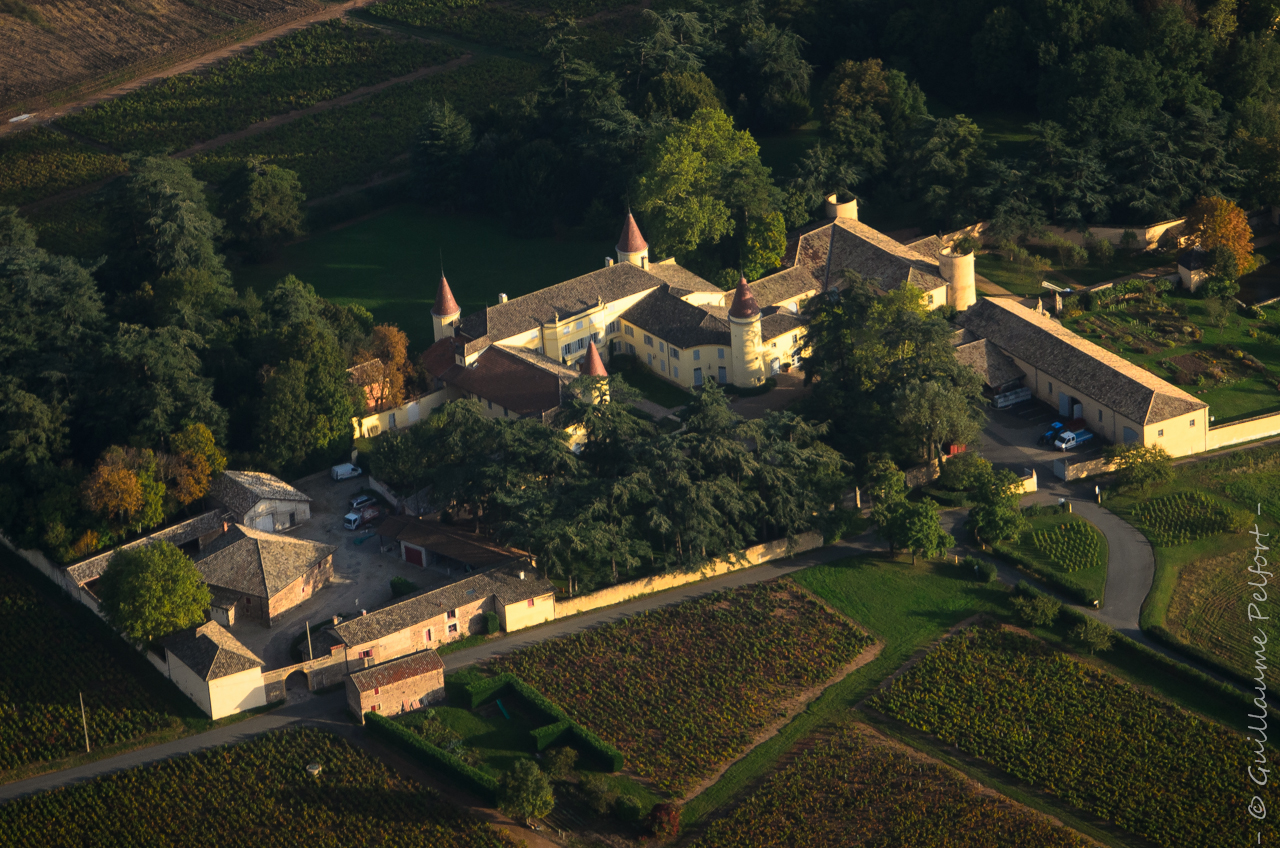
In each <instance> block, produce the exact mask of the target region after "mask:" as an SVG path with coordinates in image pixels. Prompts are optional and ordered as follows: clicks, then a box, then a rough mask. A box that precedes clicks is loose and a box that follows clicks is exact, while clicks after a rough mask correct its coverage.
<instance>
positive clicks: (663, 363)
mask: <svg viewBox="0 0 1280 848" xmlns="http://www.w3.org/2000/svg"><path fill="white" fill-rule="evenodd" d="M658 370H659V371H661V372H662V373H663V374H665V373H667V360H665V359H659V360H658Z"/></svg>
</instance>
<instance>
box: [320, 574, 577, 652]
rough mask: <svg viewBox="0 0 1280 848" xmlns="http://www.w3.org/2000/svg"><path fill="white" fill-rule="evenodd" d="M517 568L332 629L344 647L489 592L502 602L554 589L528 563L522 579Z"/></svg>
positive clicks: (480, 576) (419, 621) (395, 630)
mask: <svg viewBox="0 0 1280 848" xmlns="http://www.w3.org/2000/svg"><path fill="white" fill-rule="evenodd" d="M519 572H520V569H517V568H511V569H506V568H500V569H494V570H492V571H486V572H484V573H483V574H477V575H475V576H474V577H468V578H466V579H464V580H459V581H458V582H457V583H453V584H451V585H449V586H444V587H442V588H440V589H434V590H432V591H430V592H423V593H422V594H420V595H414V596H413V597H410V598H406V599H405V600H403V601H400V602H399V603H395V604H391V605H390V606H386V607H383V608H382V609H379V610H374V611H373V612H371V613H368V614H367V615H361V616H357V617H355V618H352V619H349V620H347V621H343V622H340V623H338V624H335V625H334V627H333V632H334V633H335V634H336V635H337V637H338V638H339V639H341V640H342V641H343V643H345V644H346V645H347V646H348V647H352V646H355V645H365V644H368V643H370V642H376V641H378V640H379V639H383V638H386V637H387V636H390V635H391V634H392V633H398V632H399V631H401V630H404V629H405V628H407V627H415V626H417V625H419V624H422V623H423V622H426V621H430V620H431V619H433V618H435V617H437V616H439V615H443V614H444V613H446V612H448V611H449V610H453V609H457V608H458V607H460V606H465V605H466V604H470V603H474V602H476V601H478V600H481V599H484V598H488V597H490V596H496V597H497V598H498V602H499V603H501V604H502V605H504V606H506V605H509V604H518V603H520V602H521V601H527V600H529V599H530V598H538V597H541V596H543V595H548V594H551V593H553V592H555V586H554V585H552V583H551V581H550V580H547V579H546V578H545V577H543V576H542V574H541V573H539V572H538V570H537V569H535V568H533V567H532V566H530V567H526V568H525V569H524V574H525V579H524V580H521V579H520V577H519Z"/></svg>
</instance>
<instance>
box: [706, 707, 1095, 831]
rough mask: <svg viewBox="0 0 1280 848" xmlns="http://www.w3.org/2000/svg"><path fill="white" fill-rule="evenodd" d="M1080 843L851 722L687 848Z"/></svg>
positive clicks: (808, 748) (811, 745) (815, 742)
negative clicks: (690, 847) (691, 846)
mask: <svg viewBox="0 0 1280 848" xmlns="http://www.w3.org/2000/svg"><path fill="white" fill-rule="evenodd" d="M1090 844H1091V843H1089V842H1088V841H1086V840H1084V839H1082V838H1081V837H1080V836H1078V835H1077V834H1075V833H1074V832H1073V831H1070V830H1068V829H1066V828H1064V827H1058V826H1055V825H1053V824H1051V823H1050V822H1049V820H1048V819H1047V818H1045V817H1044V816H1041V815H1038V814H1036V813H1033V812H1031V811H1030V810H1028V809H1026V808H1025V807H1021V806H1018V805H1017V804H1014V803H1012V802H1010V801H1007V800H1005V799H1002V798H1000V797H999V796H998V795H996V794H995V793H993V792H991V791H990V790H987V789H985V788H983V787H982V786H981V785H979V784H976V783H974V782H973V781H971V780H967V779H965V778H964V777H962V776H961V775H959V774H958V773H956V772H954V771H952V770H951V769H949V768H947V767H946V766H943V765H941V764H939V763H936V762H934V761H932V760H930V759H928V758H926V757H924V756H923V755H921V754H918V753H916V752H915V751H911V750H910V749H906V748H903V747H901V746H899V745H897V744H895V743H891V742H889V741H888V740H887V739H885V738H884V737H883V736H881V735H879V734H878V733H876V732H874V731H872V730H871V729H870V728H867V727H866V726H865V725H856V724H855V725H849V726H845V727H843V728H841V729H839V730H836V731H834V732H833V733H831V734H830V735H823V736H819V737H815V738H813V739H811V740H809V741H808V742H807V743H806V745H805V748H804V749H803V750H802V751H800V752H799V753H798V754H796V755H795V757H794V759H793V760H792V761H791V763H790V764H788V765H787V766H786V767H785V768H783V769H781V770H780V771H779V772H778V773H776V774H774V775H773V776H772V777H770V778H769V780H768V781H767V782H766V783H765V784H764V785H763V786H762V787H760V789H758V790H757V791H756V792H754V793H753V794H752V795H751V796H750V797H748V798H747V799H746V800H745V801H743V803H742V804H741V805H740V806H738V807H737V809H735V810H734V811H733V812H732V813H731V814H730V815H728V816H726V817H724V818H722V819H720V820H718V821H715V822H712V823H711V824H710V825H709V826H708V827H707V829H706V832H705V833H704V834H703V835H702V836H701V838H699V839H698V840H697V841H696V842H694V843H693V848H713V846H714V848H858V847H859V846H868V848H870V846H887V845H892V846H894V848H934V846H939V845H947V846H951V848H980V846H981V848H985V846H991V845H1017V846H1019V848H1085V846H1088V845H1090Z"/></svg>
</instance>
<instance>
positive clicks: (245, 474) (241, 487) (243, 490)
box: [209, 471, 311, 515]
mask: <svg viewBox="0 0 1280 848" xmlns="http://www.w3.org/2000/svg"><path fill="white" fill-rule="evenodd" d="M209 497H211V498H213V499H214V500H216V501H218V502H219V503H222V504H225V505H226V507H227V508H228V509H230V510H231V511H232V512H235V513H239V514H240V515H243V514H244V513H246V512H248V511H249V510H251V509H253V505H254V504H256V503H257V502H258V501H261V500H273V501H307V502H310V500H311V498H309V497H307V496H306V495H304V494H303V493H302V492H299V491H298V490H297V489H295V488H293V487H292V486H290V485H289V484H288V483H286V482H284V481H283V480H281V479H280V478H279V477H274V476H272V475H270V474H264V473H262V472H261V471H224V472H223V473H222V474H219V475H218V476H217V477H215V478H214V480H213V484H212V485H211V486H209Z"/></svg>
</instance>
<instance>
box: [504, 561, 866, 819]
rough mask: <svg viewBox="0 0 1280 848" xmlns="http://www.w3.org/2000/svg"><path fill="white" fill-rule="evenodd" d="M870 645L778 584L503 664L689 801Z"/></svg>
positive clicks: (654, 613) (586, 635) (673, 609)
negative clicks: (782, 714)
mask: <svg viewBox="0 0 1280 848" xmlns="http://www.w3.org/2000/svg"><path fill="white" fill-rule="evenodd" d="M871 642H872V640H871V638H870V637H868V636H867V635H866V634H865V633H864V632H863V631H861V630H860V629H858V628H856V627H854V626H853V625H851V624H850V623H848V622H847V621H846V620H845V619H844V618H842V617H840V616H838V615H835V614H833V613H832V612H830V611H829V610H827V609H826V608H825V607H824V606H822V605H821V604H820V603H818V602H817V601H816V600H814V599H813V598H811V597H810V596H808V595H807V594H806V593H804V592H801V591H797V590H796V588H795V587H794V586H792V585H790V584H789V583H786V582H769V583H761V584H754V585H751V586H745V587H742V588H739V589H733V590H729V591H723V592H715V593H713V594H710V595H706V596H703V597H701V598H696V599H694V600H690V601H686V602H684V603H682V604H677V605H674V606H669V607H661V608H659V609H655V610H650V611H648V612H644V613H641V614H639V615H636V616H632V617H630V618H626V619H623V620H622V621H619V622H613V623H609V624H606V625H603V626H601V627H599V628H595V629H592V630H588V631H585V632H582V633H577V634H574V635H572V636H568V637H565V638H563V639H556V640H552V641H547V642H543V643H540V644H538V645H535V646H532V647H529V648H525V649H523V650H520V651H517V652H515V653H514V654H511V655H510V656H506V657H501V658H499V659H498V660H496V661H495V662H494V663H493V666H494V668H495V669H496V670H498V671H510V672H513V673H514V674H516V675H518V676H519V677H520V678H522V679H523V680H525V681H526V682H527V683H529V684H530V685H532V686H534V687H536V688H537V689H539V690H541V691H542V692H543V693H544V694H545V695H546V696H547V697H548V698H550V699H551V700H552V701H553V702H555V703H556V704H557V705H559V706H560V707H561V708H562V709H563V710H564V711H565V712H566V713H568V714H569V716H570V717H572V718H573V719H574V720H575V721H578V722H579V723H581V724H582V725H583V726H584V727H586V728H587V729H588V730H591V731H593V732H595V733H597V734H599V735H600V736H601V737H602V738H603V739H604V740H605V741H606V742H608V743H610V744H612V745H614V746H616V747H617V748H618V749H620V750H621V751H622V753H623V754H624V755H625V757H626V764H627V766H628V767H629V768H630V769H631V770H632V771H634V772H635V773H636V774H638V775H640V776H641V777H645V778H648V779H649V780H651V781H652V782H653V784H654V785H655V786H656V787H657V788H658V789H660V790H661V791H663V792H666V793H669V794H672V795H681V794H683V793H685V792H687V791H688V790H689V789H690V788H691V787H693V786H694V785H696V783H697V782H698V780H700V779H702V778H704V777H706V776H707V775H708V774H710V773H711V772H713V771H714V770H715V768H716V767H717V766H718V765H720V764H721V763H724V762H726V761H728V760H731V759H733V758H734V757H736V756H738V755H740V754H742V753H744V752H745V751H747V750H748V749H749V747H750V745H751V742H752V740H753V739H754V737H755V736H756V734H757V733H759V732H760V731H761V730H762V729H763V728H764V727H766V726H767V725H769V724H770V723H771V722H773V721H774V720H775V719H776V718H777V717H778V715H779V711H780V710H782V708H783V705H784V704H786V703H787V702H788V701H790V700H791V699H793V698H795V697H797V696H799V695H801V694H803V693H805V692H806V691H808V690H810V689H812V688H814V687H817V686H821V685H823V684H825V683H827V682H829V681H831V680H832V679H833V678H834V677H836V676H837V675H838V673H839V672H840V671H841V669H843V668H844V667H846V666H848V665H849V664H850V663H852V662H853V661H854V660H855V659H856V658H857V657H858V656H859V655H860V654H861V653H862V652H863V651H864V650H866V649H867V648H868V647H869V646H870V645H871Z"/></svg>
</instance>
